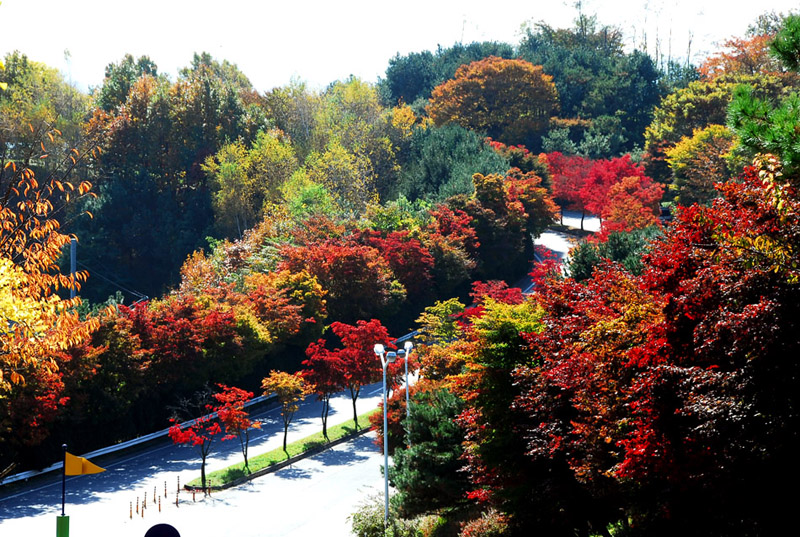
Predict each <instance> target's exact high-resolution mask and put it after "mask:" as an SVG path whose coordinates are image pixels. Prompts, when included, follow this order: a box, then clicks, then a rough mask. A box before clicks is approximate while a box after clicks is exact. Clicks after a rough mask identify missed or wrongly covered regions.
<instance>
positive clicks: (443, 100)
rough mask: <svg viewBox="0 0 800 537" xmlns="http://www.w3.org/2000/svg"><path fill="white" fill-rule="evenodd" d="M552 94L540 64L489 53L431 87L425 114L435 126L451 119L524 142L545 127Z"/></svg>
mask: <svg viewBox="0 0 800 537" xmlns="http://www.w3.org/2000/svg"><path fill="white" fill-rule="evenodd" d="M557 109H558V92H557V91H556V87H555V85H554V84H553V81H552V78H551V77H550V76H549V75H546V74H545V73H544V71H543V70H542V67H541V66H540V65H538V66H536V65H533V64H531V63H529V62H526V61H524V60H504V59H502V58H498V57H489V58H486V59H483V60H480V61H476V62H472V63H471V64H469V65H465V66H462V67H459V69H458V70H457V71H456V74H455V77H454V78H453V79H451V80H448V81H447V82H445V83H443V84H441V85H439V86H437V87H436V88H434V90H433V93H432V94H431V100H430V104H429V105H428V109H427V110H428V113H429V114H430V116H431V118H432V119H433V120H434V122H435V123H436V124H437V125H443V124H445V123H450V122H453V123H457V124H459V125H461V126H462V127H466V128H470V129H474V130H478V131H482V132H484V133H486V134H487V135H488V136H490V137H491V138H493V139H496V140H500V141H501V142H505V143H520V142H522V143H524V142H526V141H527V139H528V138H529V137H531V136H533V135H536V134H538V133H540V132H542V131H543V130H545V129H546V128H547V126H548V125H549V123H550V116H552V115H553V113H554V112H555V111H556V110H557Z"/></svg>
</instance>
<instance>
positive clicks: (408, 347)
mask: <svg viewBox="0 0 800 537" xmlns="http://www.w3.org/2000/svg"><path fill="white" fill-rule="evenodd" d="M403 347H405V348H404V349H400V350H399V351H397V355H398V356H401V357H403V358H405V361H406V424H407V426H408V428H409V431H410V429H411V414H410V410H409V407H408V400H409V397H408V357H409V356H411V349H413V348H414V344H413V343H411V342H410V341H406V344H405V345H403ZM409 436H410V435H409ZM408 446H409V447H411V439H410V438H409V440H408Z"/></svg>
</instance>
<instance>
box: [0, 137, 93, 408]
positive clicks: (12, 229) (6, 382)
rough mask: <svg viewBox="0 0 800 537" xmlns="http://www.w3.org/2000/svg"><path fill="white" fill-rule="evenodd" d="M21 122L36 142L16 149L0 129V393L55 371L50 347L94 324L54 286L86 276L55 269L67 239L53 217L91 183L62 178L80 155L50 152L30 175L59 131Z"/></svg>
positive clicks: (76, 283) (62, 345) (55, 144)
mask: <svg viewBox="0 0 800 537" xmlns="http://www.w3.org/2000/svg"><path fill="white" fill-rule="evenodd" d="M28 128H29V130H30V131H31V133H32V134H33V137H34V138H35V139H36V143H35V145H30V146H29V147H27V148H24V149H23V150H22V151H21V150H20V148H19V147H18V144H15V143H14V141H13V140H11V139H6V136H5V134H7V133H6V132H5V129H4V130H3V132H0V289H1V290H2V293H0V399H2V398H3V397H4V394H6V393H8V392H9V391H10V390H12V389H13V387H14V386H15V385H23V384H24V383H25V379H26V376H28V375H31V374H34V373H35V372H36V371H37V370H41V369H46V370H48V371H55V370H56V369H57V364H56V361H55V359H54V357H53V356H54V354H55V353H56V352H57V351H60V350H64V349H66V348H67V347H69V346H70V345H73V344H78V343H80V342H81V341H83V340H84V339H86V338H87V337H88V335H89V334H90V333H91V332H92V331H93V330H94V329H95V328H96V327H97V321H96V320H88V321H82V320H81V319H80V318H79V316H78V313H77V312H76V311H75V307H76V306H78V305H79V304H80V298H78V297H75V298H71V299H64V298H61V297H60V296H59V295H58V294H57V292H58V291H59V290H62V289H76V290H77V289H79V288H80V282H82V281H85V279H86V277H87V276H88V274H87V273H86V272H77V273H76V274H75V275H74V277H73V276H66V275H63V274H60V273H59V272H58V264H57V262H58V259H59V257H60V256H61V253H62V251H63V248H64V246H65V245H66V244H68V243H69V242H70V236H69V235H66V234H64V233H62V232H61V231H60V227H61V224H60V221H59V219H58V218H57V217H58V216H59V214H60V213H63V211H64V209H65V207H66V205H67V204H68V203H69V202H70V201H75V200H76V199H77V198H79V197H82V196H86V195H91V192H90V190H91V184H90V183H88V182H86V181H80V182H77V184H76V183H75V182H72V181H70V180H68V179H69V178H70V177H71V175H72V173H73V171H74V170H75V168H76V167H77V166H78V164H79V163H80V162H81V160H83V158H84V157H85V155H84V154H82V153H81V152H79V151H78V150H77V149H71V150H69V151H67V152H66V153H65V154H60V155H53V157H54V158H56V159H57V162H56V164H55V166H53V167H51V168H50V169H49V170H48V172H46V173H45V176H44V177H43V178H41V177H37V170H41V169H43V168H42V167H41V163H42V162H43V161H44V159H46V158H48V153H49V150H48V146H50V148H51V149H54V150H55V151H57V152H59V153H60V152H61V147H62V146H61V144H60V140H59V138H60V136H61V133H60V131H58V130H57V129H55V128H50V127H49V126H47V125H46V124H42V125H39V126H34V125H28ZM45 142H47V145H45Z"/></svg>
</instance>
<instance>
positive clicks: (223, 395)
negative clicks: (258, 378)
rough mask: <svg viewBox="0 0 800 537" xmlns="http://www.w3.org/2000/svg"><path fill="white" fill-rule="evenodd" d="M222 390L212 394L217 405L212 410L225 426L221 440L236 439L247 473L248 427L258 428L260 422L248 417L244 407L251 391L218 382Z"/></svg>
mask: <svg viewBox="0 0 800 537" xmlns="http://www.w3.org/2000/svg"><path fill="white" fill-rule="evenodd" d="M218 387H219V388H220V390H222V391H221V392H219V393H215V394H214V396H213V397H214V399H216V401H217V403H218V404H217V405H215V406H214V407H213V411H214V412H216V413H217V417H218V418H219V421H220V423H221V424H222V425H223V426H224V427H225V436H223V437H222V440H233V439H234V438H235V439H238V440H239V445H240V446H241V448H242V456H243V457H244V468H245V470H246V471H247V472H248V473H249V472H250V468H249V467H248V465H247V449H248V447H249V446H250V429H260V428H261V422H259V421H254V420H251V419H250V416H249V414H248V412H247V411H246V410H245V409H244V404H245V403H246V402H247V401H249V400H250V399H252V398H253V392H248V391H246V390H242V389H241V388H236V387H234V386H225V385H224V384H219V385H218Z"/></svg>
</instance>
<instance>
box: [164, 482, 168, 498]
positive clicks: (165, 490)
mask: <svg viewBox="0 0 800 537" xmlns="http://www.w3.org/2000/svg"><path fill="white" fill-rule="evenodd" d="M164 497H165V498H166V497H167V482H166V481H164Z"/></svg>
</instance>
